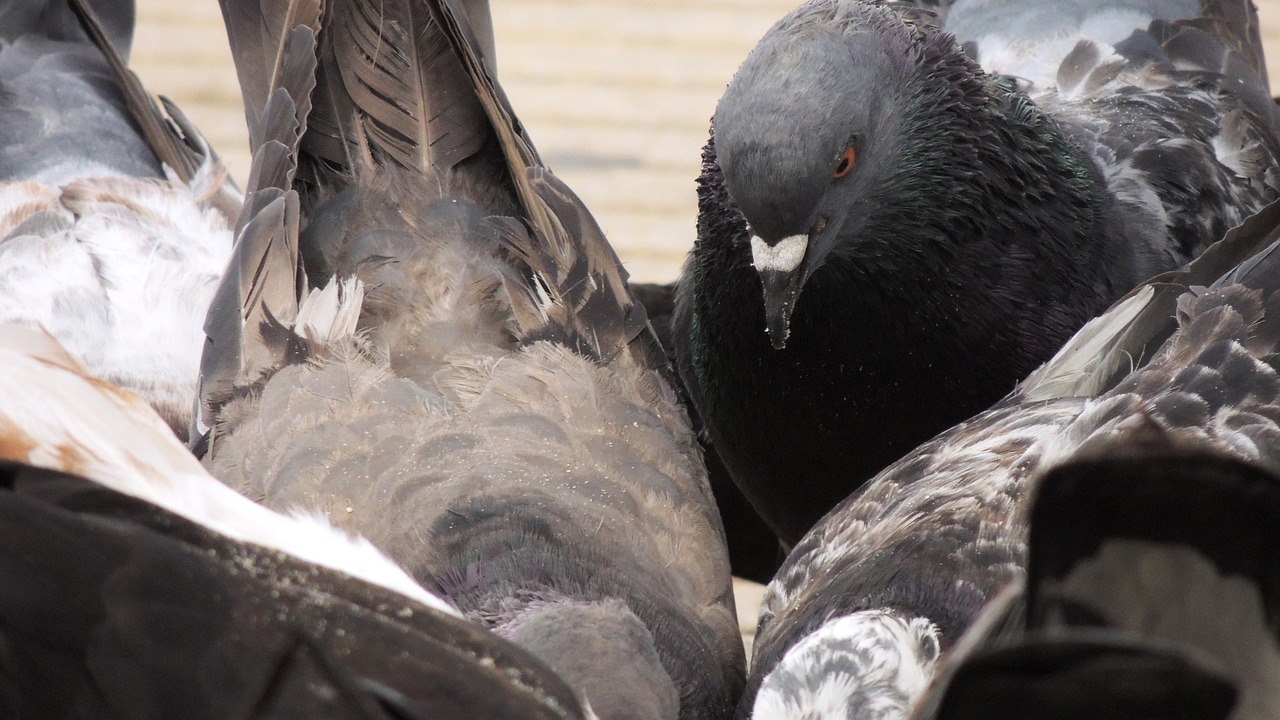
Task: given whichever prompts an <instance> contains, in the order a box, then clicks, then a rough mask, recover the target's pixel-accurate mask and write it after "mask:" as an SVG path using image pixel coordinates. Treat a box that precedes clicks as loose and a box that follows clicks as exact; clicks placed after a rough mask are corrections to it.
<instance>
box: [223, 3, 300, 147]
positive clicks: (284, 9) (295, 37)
mask: <svg viewBox="0 0 1280 720" xmlns="http://www.w3.org/2000/svg"><path fill="white" fill-rule="evenodd" d="M221 6H222V19H223V22H224V24H225V25H226V28H227V40H228V41H229V42H230V45H231V55H232V57H233V58H234V60H235V65H236V75H237V77H238V78H239V79H240V88H241V94H242V96H243V98H244V108H245V118H246V120H247V121H248V125H249V150H250V152H257V150H258V147H259V146H261V145H262V143H264V142H266V140H267V139H268V138H269V137H275V138H276V139H279V140H282V141H283V139H282V138H281V137H279V136H278V135H269V134H267V133H266V132H265V131H264V123H265V122H268V121H269V120H270V119H271V118H272V117H273V113H271V112H269V111H268V107H267V106H268V104H269V103H270V102H271V100H272V99H273V97H274V96H275V93H276V91H277V90H278V89H280V88H287V89H289V90H290V91H291V93H292V94H293V98H294V101H295V102H298V103H300V104H305V103H309V102H310V100H309V98H310V91H309V90H308V91H307V92H306V93H299V92H294V91H298V90H299V89H301V88H302V87H303V83H304V82H305V80H304V79H303V78H301V77H300V76H299V75H300V74H301V73H304V72H305V74H307V75H312V74H314V72H315V46H314V38H315V36H316V35H317V34H318V33H319V32H320V19H321V14H322V13H323V11H324V2H323V0H285V1H284V2H277V1H272V0H262V1H261V2H234V1H233V0H223V1H222V2H221ZM307 30H310V34H311V38H312V40H313V42H312V43H311V47H310V48H308V47H307V46H306V43H304V42H301V40H300V36H302V35H305V34H306V31H307ZM307 55H310V58H308V57H307ZM307 68H309V69H307ZM307 114H308V113H307V109H306V108H302V109H301V111H300V112H299V113H297V117H300V118H303V119H304V122H305V118H306V116H307ZM286 144H287V143H286Z"/></svg>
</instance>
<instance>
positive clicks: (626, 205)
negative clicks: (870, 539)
mask: <svg viewBox="0 0 1280 720" xmlns="http://www.w3.org/2000/svg"><path fill="white" fill-rule="evenodd" d="M795 4H796V1H795V0H629V1H628V2H623V1H622V0H492V7H493V16H494V28H495V34H496V35H497V45H498V53H497V54H498V66H499V67H498V71H499V75H500V78H501V81H502V84H503V86H504V87H505V88H506V90H507V94H508V96H509V97H510V99H511V102H512V103H513V104H514V106H515V108H516V111H517V112H518V113H519V114H520V117H521V119H522V120H523V121H524V123H525V125H526V126H527V127H528V129H529V132H530V135H531V136H532V138H533V140H534V142H535V143H536V144H537V146H538V149H539V151H540V152H541V153H542V156H543V158H544V159H545V160H546V161H547V162H548V164H549V165H550V166H551V167H552V169H553V170H555V171H556V174H557V175H559V176H560V177H561V178H563V179H564V180H565V181H566V182H567V183H568V184H569V185H570V186H571V187H572V188H574V190H575V191H577V192H578V193H579V194H580V195H581V196H582V197H583V199H584V200H585V201H586V203H587V205H588V207H590V208H591V210H592V212H594V213H595V215H596V218H597V219H598V220H599V221H600V223H601V225H602V227H603V228H604V230H605V232H606V233H607V234H608V235H609V238H610V240H611V241H612V242H613V244H614V247H616V248H617V249H618V252H619V254H620V255H621V256H622V258H623V260H624V261H625V262H626V263H627V267H628V269H629V270H630V272H631V275H632V276H633V277H634V278H636V279H639V280H653V281H667V280H671V279H674V278H675V277H676V275H677V274H678V273H679V268H680V264H681V263H682V262H683V260H684V256H685V253H686V252H687V251H688V249H689V246H690V245H691V244H692V242H693V234H694V217H695V210H696V207H695V197H694V179H695V178H696V177H697V174H698V165H699V151H700V149H701V147H702V144H703V143H704V142H705V140H706V133H707V122H708V119H709V118H710V117H711V114H712V112H713V111H714V109H715V103H716V100H717V99H718V98H719V96H720V93H721V92H722V91H723V89H724V86H725V84H726V83H727V82H728V81H729V78H730V77H731V76H732V75H733V71H734V70H735V69H736V68H737V66H738V64H739V63H740V62H741V61H742V58H743V57H745V56H746V54H747V52H748V51H749V50H750V49H751V47H752V46H753V45H754V44H755V42H756V40H758V39H759V37H760V35H762V34H763V33H764V31H765V30H767V29H768V28H769V26H770V25H771V24H773V22H774V21H775V20H777V19H778V18H779V17H781V16H782V15H783V14H784V13H785V12H786V11H787V10H789V9H791V8H792V7H794V5H795ZM1258 6H1259V13H1260V15H1261V17H1262V23H1263V37H1264V40H1265V41H1266V43H1267V45H1268V49H1269V50H1270V49H1272V48H1275V50H1274V51H1273V52H1271V53H1269V62H1268V65H1269V68H1270V77H1271V78H1272V87H1273V91H1274V89H1275V88H1276V87H1277V83H1276V79H1277V78H1280V0H1261V1H1260V2H1258ZM138 7H139V26H138V33H137V38H136V39H135V42H134V52H133V58H132V65H133V67H134V68H135V69H136V70H137V72H138V73H139V75H141V76H142V79H143V81H144V82H145V83H146V85H147V87H148V89H150V90H151V91H152V92H154V93H157V94H164V95H168V96H169V97H171V98H173V99H174V100H176V101H177V102H178V104H179V105H180V106H181V107H182V108H183V110H184V111H185V112H186V113H187V114H188V115H189V116H190V117H191V118H192V119H193V120H194V121H195V122H196V124H197V125H199V127H200V128H201V129H202V131H203V132H204V133H205V135H206V136H207V137H208V139H209V140H210V142H211V143H212V144H213V145H214V147H215V148H217V149H218V152H219V153H221V154H222V156H223V157H224V158H225V159H226V160H227V162H228V165H229V166H230V167H231V169H232V172H233V173H234V174H235V176H236V177H237V178H240V179H242V180H243V179H244V178H246V177H248V167H249V155H248V150H247V141H246V139H245V138H246V133H245V125H244V115H243V111H242V109H241V105H240V91H239V88H238V86H237V84H236V75H235V70H234V68H233V67H232V65H231V56H230V53H229V51H228V49H227V41H226V36H225V34H224V33H223V30H222V16H221V14H220V12H219V10H218V4H217V2H216V1H215V0H138ZM736 589H737V590H738V597H739V616H740V618H741V620H742V627H743V632H744V639H746V640H747V642H748V643H749V642H750V633H751V632H754V628H755V608H756V606H757V605H758V603H759V595H760V591H761V588H760V587H759V586H756V585H753V584H751V583H739V585H738V587H737V588H736ZM748 647H749V645H748Z"/></svg>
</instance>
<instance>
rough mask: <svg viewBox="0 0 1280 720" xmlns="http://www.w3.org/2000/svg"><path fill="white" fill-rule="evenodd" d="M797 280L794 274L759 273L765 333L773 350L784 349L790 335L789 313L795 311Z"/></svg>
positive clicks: (797, 277)
mask: <svg viewBox="0 0 1280 720" xmlns="http://www.w3.org/2000/svg"><path fill="white" fill-rule="evenodd" d="M798 279H799V275H798V274H797V273H795V272H789V273H779V272H776V271H766V272H762V273H760V280H761V283H762V285H763V288H764V321H765V332H766V333H767V334H768V336H769V344H771V345H773V349H774V350H782V349H783V348H785V347H786V346H787V339H788V338H789V337H790V335H791V311H792V310H794V309H795V302H796V296H797V295H798V294H799V292H798V288H797V287H796V285H797V284H798Z"/></svg>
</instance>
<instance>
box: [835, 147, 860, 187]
mask: <svg viewBox="0 0 1280 720" xmlns="http://www.w3.org/2000/svg"><path fill="white" fill-rule="evenodd" d="M856 158H857V155H856V154H855V153H854V152H853V146H852V145H850V146H849V147H847V148H845V149H844V152H842V153H840V161H839V162H837V163H836V171H835V172H833V173H831V179H832V180H839V179H840V178H842V177H844V176H845V175H848V174H849V171H850V170H852V169H853V161H854V160H855V159H856Z"/></svg>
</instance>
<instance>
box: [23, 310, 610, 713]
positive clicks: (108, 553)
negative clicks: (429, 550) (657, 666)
mask: <svg viewBox="0 0 1280 720" xmlns="http://www.w3.org/2000/svg"><path fill="white" fill-rule="evenodd" d="M0 527H3V528H4V532H0V646H3V647H4V652H3V653H0V678H3V681H2V682H0V716H2V717H6V718H71V717H76V718H87V717H98V718H133V719H135V720H171V719H172V718H184V719H186V720H195V719H197V718H198V719H206V718H207V719H208V720H225V719H226V718H245V719H246V720H248V719H249V718H252V719H254V720H266V719H267V718H279V719H281V720H284V719H285V718H299V717H307V718H320V717H323V718H332V719H334V720H337V719H339V718H343V719H345V718H350V719H351V720H396V719H400V720H403V719H404V718H423V717H432V718H441V719H443V720H463V719H464V718H468V719H469V718H485V719H487V720H506V719H507V718H513V717H518V718H537V719H538V720H587V718H592V717H593V716H592V715H591V714H590V711H589V710H587V709H585V708H584V707H582V706H581V705H580V704H579V703H578V701H577V698H576V697H575V694H574V692H573V690H571V689H570V688H569V687H568V685H566V684H565V683H564V681H563V680H562V679H560V678H559V677H557V676H556V675H555V674H554V673H552V672H551V670H550V669H549V668H547V667H546V665H545V664H543V663H542V662H540V661H538V660H536V659H535V658H533V657H531V656H530V655H529V654H528V653H527V652H525V651H522V650H520V649H519V648H517V647H515V646H514V645H512V644H511V643H509V642H507V641H505V640H503V639H501V638H499V637H497V636H495V635H494V634H492V633H490V632H488V631H486V630H484V629H482V628H479V627H476V626H475V624H474V623H471V622H469V621H467V620H465V619H463V618H461V617H459V616H458V613H457V611H455V610H454V609H453V608H451V607H450V606H449V605H448V604H447V603H445V602H444V601H443V600H442V599H440V598H439V597H438V596H437V595H435V594H433V593H430V592H428V591H426V590H424V589H423V588H422V587H420V586H418V585H417V584H416V583H414V582H413V580H412V579H410V578H409V576H408V575H407V574H406V573H405V572H404V570H402V569H401V568H399V567H397V566H396V565H395V564H394V563H392V562H391V561H390V560H388V559H387V557H386V556H385V555H383V554H381V553H380V552H378V551H377V550H376V549H374V548H373V546H371V545H370V544H369V543H368V542H367V541H365V540H363V539H358V538H355V539H353V538H351V537H349V536H347V535H346V534H345V533H343V532H341V531H339V530H337V529H335V528H333V527H332V526H331V525H329V523H327V522H325V521H324V520H323V519H318V518H316V517H315V516H307V515H300V516H293V517H289V516H283V515H279V514H276V513H274V512H272V511H270V510H268V509H266V508H264V507H261V506H260V505H257V504H255V503H253V502H252V501H251V500H248V499H247V498H245V497H243V496H241V495H239V494H237V493H236V492H235V491H233V490H231V489H230V488H228V487H227V486H225V485H223V484H222V483H220V482H218V481H217V480H216V479H215V478H213V477H212V476H210V475H209V474H208V473H207V472H205V471H204V469H203V468H202V467H201V466H200V464H199V462H197V461H196V459H195V458H194V457H192V456H191V453H190V452H188V450H187V448H186V447H184V446H183V445H182V444H181V443H179V442H178V440H177V439H176V438H174V436H173V433H172V432H171V431H170V430H169V428H168V427H167V426H166V425H165V424H164V422H163V421H162V420H161V419H160V418H159V416H157V415H156V413H155V412H154V411H153V410H152V409H151V408H150V407H148V406H147V405H146V404H145V403H143V402H142V401H141V400H140V399H138V398H137V397H136V396H135V395H133V394H132V393H130V392H127V391H124V390H121V389H120V388H117V387H115V386H112V385H110V384H108V383H104V382H102V381H100V380H97V379H95V378H93V377H92V376H91V375H90V374H89V372H88V370H86V369H85V368H84V366H83V365H81V364H80V363H79V362H78V361H77V360H75V359H74V358H72V357H71V355H70V354H68V353H67V351H66V350H65V349H64V348H62V347H61V346H60V345H58V343H57V342H56V341H55V340H53V339H52V338H51V337H50V336H49V335H47V334H45V333H42V332H40V331H36V330H32V329H30V328H27V327H23V326H19V325H0Z"/></svg>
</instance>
